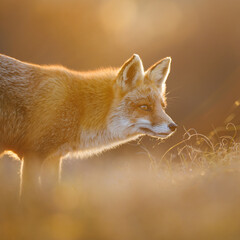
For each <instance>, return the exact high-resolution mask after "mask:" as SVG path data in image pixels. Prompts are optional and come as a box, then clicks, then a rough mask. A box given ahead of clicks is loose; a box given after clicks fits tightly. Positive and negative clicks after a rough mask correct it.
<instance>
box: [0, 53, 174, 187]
mask: <svg viewBox="0 0 240 240" xmlns="http://www.w3.org/2000/svg"><path fill="white" fill-rule="evenodd" d="M170 63H171V59H170V58H169V57H168V58H165V59H163V60H160V61H159V62H157V63H156V64H154V65H153V66H152V67H150V68H149V69H148V70H147V71H144V69H143V65H142V61H141V59H140V57H139V56H138V55H136V54H134V55H133V56H132V57H131V58H130V59H129V60H127V61H126V62H125V63H124V64H123V66H122V67H121V68H120V69H103V70H98V71H93V72H76V71H72V70H68V69H66V68H64V67H61V66H39V65H34V64H29V63H25V62H21V61H18V60H16V59H13V58H10V57H8V56H5V55H0V134H1V138H0V152H1V153H3V152H4V151H6V150H9V151H12V152H14V153H15V154H17V155H18V157H19V158H20V159H22V160H23V162H24V164H23V169H22V171H23V176H22V178H23V179H24V174H25V173H24V172H26V174H25V175H31V174H30V171H31V170H30V168H31V167H28V166H30V165H32V163H35V165H38V168H39V169H40V166H41V165H42V164H44V163H45V162H52V163H53V164H52V165H53V166H55V168H56V169H57V171H58V170H59V163H60V159H61V158H62V157H64V156H66V155H67V154H69V153H70V154H74V153H76V154H78V155H80V156H84V155H91V154H94V153H97V152H101V151H103V150H105V149H109V148H112V147H114V146H117V145H119V144H122V143H124V142H127V141H130V140H133V139H136V138H137V137H139V136H141V135H144V134H147V135H151V136H154V137H160V138H165V137H167V136H169V135H171V134H172V133H173V132H174V130H175V128H176V124H175V123H174V122H173V121H172V119H171V118H170V117H169V116H168V115H167V114H166V112H165V110H164V109H165V106H166V99H165V86H166V84H165V82H166V79H167V77H168V74H169V72H170ZM28 169H29V171H28ZM32 175H33V174H32ZM35 175H36V173H34V176H35ZM37 181H38V180H37ZM23 184H24V182H23Z"/></svg>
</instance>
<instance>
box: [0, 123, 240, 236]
mask: <svg viewBox="0 0 240 240" xmlns="http://www.w3.org/2000/svg"><path fill="white" fill-rule="evenodd" d="M233 127H234V126H230V127H229V128H232V130H233ZM234 129H235V130H234V131H232V132H233V134H232V132H231V135H232V136H230V133H228V134H229V136H222V137H221V136H218V135H217V134H215V135H214V137H211V138H208V137H206V136H203V135H201V134H197V133H196V132H195V131H193V130H190V131H189V132H187V133H186V136H185V138H184V140H183V141H182V142H181V143H179V144H178V145H177V146H175V147H173V149H169V152H167V153H166V155H164V156H162V158H161V159H155V158H154V157H153V156H151V153H150V152H148V150H146V153H147V154H148V157H147V158H146V159H145V160H143V161H137V162H136V161H131V159H129V160H126V159H123V161H117V162H115V164H110V165H104V166H103V165H101V164H98V165H97V166H95V167H91V168H89V169H88V171H86V172H85V173H83V174H79V175H71V174H70V175H69V174H68V175H67V176H65V177H64V179H63V180H62V183H61V184H60V185H59V186H58V187H57V188H55V189H54V190H50V189H44V190H43V191H42V192H39V193H37V194H35V195H31V194H29V196H27V198H26V199H25V200H24V201H22V202H19V200H18V193H17V188H18V181H17V179H16V176H14V175H13V171H11V169H9V168H6V165H4V164H3V163H4V161H1V168H0V169H1V174H0V176H1V184H0V196H1V198H0V235H1V240H15V239H17V240H30V239H31V240H32V239H34V240H38V239H39V240H43V239H44V240H78V239H83V240H95V239H96V240H98V239H99V240H100V239H104V240H135V239H137V240H141V239H143V240H146V239H148V240H155V239H156V240H159V239H184V240H186V239H218V240H221V239H239V237H240V227H239V226H240V208H239V204H240V188H239V183H240V161H239V160H240V143H239V141H238V140H237V127H234ZM235 133H236V134H235ZM216 135H217V137H216ZM8 161H9V160H8ZM12 164H13V165H15V167H16V166H17V165H19V162H17V161H14V160H12ZM10 173H11V174H10Z"/></svg>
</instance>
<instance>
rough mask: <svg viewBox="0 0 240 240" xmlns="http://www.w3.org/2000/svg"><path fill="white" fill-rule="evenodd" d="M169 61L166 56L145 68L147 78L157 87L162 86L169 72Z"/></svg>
mask: <svg viewBox="0 0 240 240" xmlns="http://www.w3.org/2000/svg"><path fill="white" fill-rule="evenodd" d="M171 61H172V59H171V58H170V57H166V58H163V59H162V60H160V61H158V62H156V63H155V64H154V65H153V66H151V67H150V68H149V69H148V70H147V72H146V76H147V79H149V80H151V81H153V82H154V83H155V84H156V85H157V86H158V87H162V85H164V84H165V82H166V80H167V77H168V75H169V73H170V67H171Z"/></svg>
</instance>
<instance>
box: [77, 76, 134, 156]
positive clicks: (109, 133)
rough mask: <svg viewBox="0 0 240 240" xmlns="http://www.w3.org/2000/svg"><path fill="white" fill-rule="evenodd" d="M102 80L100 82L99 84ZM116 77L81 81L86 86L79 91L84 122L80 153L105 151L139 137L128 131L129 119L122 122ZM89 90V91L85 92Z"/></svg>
mask: <svg viewBox="0 0 240 240" xmlns="http://www.w3.org/2000/svg"><path fill="white" fill-rule="evenodd" d="M99 78H101V81H100V80H99ZM115 78H116V74H114V73H112V74H108V75H105V76H89V78H86V79H84V81H81V82H82V83H85V84H86V86H81V88H79V89H85V90H86V91H84V92H81V93H78V94H81V95H82V96H83V99H82V100H83V104H82V105H84V106H83V107H84V109H83V114H82V115H83V116H84V117H83V118H82V119H81V121H80V132H79V136H78V139H80V141H79V145H78V147H77V149H80V151H83V150H86V151H97V152H99V151H102V150H104V149H109V148H112V147H115V146H117V145H119V144H122V143H124V142H127V141H130V140H132V139H135V138H137V137H138V135H137V134H133V133H130V132H129V131H128V124H127V121H128V120H127V119H124V118H121V117H120V116H121V112H119V111H118V109H117V104H116V103H117V102H118V99H117V98H118V96H117V94H116V91H115V89H114V83H115ZM86 88H88V89H86Z"/></svg>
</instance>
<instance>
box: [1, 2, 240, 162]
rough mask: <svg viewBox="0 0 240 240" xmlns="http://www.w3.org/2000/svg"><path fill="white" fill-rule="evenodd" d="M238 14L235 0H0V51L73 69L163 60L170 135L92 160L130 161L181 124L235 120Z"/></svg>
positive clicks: (239, 76)
mask: <svg viewBox="0 0 240 240" xmlns="http://www.w3.org/2000/svg"><path fill="white" fill-rule="evenodd" d="M239 12H240V2H239V1H236V0H229V1H218V0H212V1H207V0H192V1H189V0H148V1H146V0H139V1H137V0H121V1H119V0H111V1H110V0H68V1H67V0H31V1H27V0H21V1H18V0H0V34H1V35H0V52H1V53H3V54H6V55H9V56H12V57H15V58H17V59H20V60H22V61H28V62H31V63H37V64H61V65H64V66H66V67H69V68H71V69H75V70H80V71H81V70H84V71H85V70H92V69H96V68H100V67H108V66H114V67H117V66H121V65H122V64H123V62H124V61H125V60H127V59H128V58H129V57H130V56H131V55H132V54H133V53H138V54H139V55H140V57H141V58H142V60H143V64H144V66H145V68H146V69H147V68H148V67H149V66H150V65H152V64H153V63H155V62H156V61H158V60H159V59H161V58H164V57H166V56H171V57H172V58H173V64H172V70H171V74H170V76H169V79H168V82H167V90H168V91H169V94H168V108H167V112H168V113H169V115H170V116H171V117H172V118H173V119H174V120H175V121H176V122H177V123H178V124H179V130H178V131H177V133H176V134H175V135H174V136H173V137H171V138H170V139H168V140H166V141H165V142H164V143H162V144H160V145H158V143H159V142H158V141H156V140H155V139H149V138H147V137H145V138H143V140H142V141H141V144H140V146H139V145H137V144H135V143H130V144H127V145H124V146H122V147H120V148H118V149H116V150H112V151H110V152H107V153H104V154H103V155H101V156H100V157H96V158H93V159H97V161H98V160H99V159H111V160H116V159H118V158H119V159H122V158H123V157H125V156H131V157H133V158H136V157H138V156H139V153H141V152H142V151H143V149H142V148H141V146H147V147H148V148H149V150H150V151H151V153H152V154H155V156H156V157H159V156H161V154H162V153H163V152H164V151H166V149H168V148H169V146H172V145H173V144H174V143H176V142H177V141H179V140H180V139H182V135H183V133H184V129H183V127H185V128H186V129H189V128H195V129H196V130H197V131H198V132H201V133H204V134H208V133H209V132H211V131H212V130H213V129H215V128H218V127H220V126H221V127H224V126H225V125H226V124H227V123H228V122H233V123H234V124H236V125H237V124H239V123H240V114H239V107H238V105H239V101H238V100H239V99H240V44H239V43H240V28H239V24H240V15H239ZM119 153H120V154H119ZM140 155H141V154H140ZM81 164H82V163H81ZM89 164H90V163H89Z"/></svg>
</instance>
